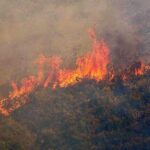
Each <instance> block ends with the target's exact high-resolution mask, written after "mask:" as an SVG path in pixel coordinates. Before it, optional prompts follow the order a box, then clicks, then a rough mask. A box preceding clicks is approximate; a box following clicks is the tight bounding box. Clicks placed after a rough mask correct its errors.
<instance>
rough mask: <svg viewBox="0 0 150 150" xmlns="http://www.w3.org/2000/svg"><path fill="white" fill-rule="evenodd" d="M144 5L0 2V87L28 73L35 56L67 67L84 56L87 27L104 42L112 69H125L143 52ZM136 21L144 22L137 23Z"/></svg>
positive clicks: (76, 0) (131, 1)
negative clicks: (56, 57)
mask: <svg viewBox="0 0 150 150" xmlns="http://www.w3.org/2000/svg"><path fill="white" fill-rule="evenodd" d="M149 4H150V2H149V0H144V1H141V0H123V1H120V0H95V1H93V0H25V1H24V0H15V1H12V0H1V1H0V70H1V74H0V84H1V83H5V82H9V81H10V80H12V79H14V80H16V79H19V78H22V77H23V76H25V75H26V74H28V73H29V72H30V73H31V72H33V73H34V70H33V68H34V64H33V63H32V62H33V60H35V58H36V57H38V55H39V54H41V53H43V54H45V55H59V56H61V57H62V58H63V60H64V62H65V63H66V64H68V62H70V64H71V63H72V62H74V60H75V55H81V54H82V53H84V52H86V51H88V50H90V47H91V42H90V39H89V38H88V36H87V33H86V30H87V29H88V27H90V26H93V27H94V28H95V30H96V32H97V35H98V38H100V39H101V38H103V39H105V40H106V41H107V42H108V44H109V46H110V49H111V59H112V62H113V64H114V65H115V66H117V68H118V67H120V66H121V67H125V64H128V63H130V62H132V61H134V59H137V58H138V57H139V55H140V54H139V52H140V51H141V48H142V55H144V53H145V52H146V53H147V52H148V51H149V50H148V48H149V47H148V45H149V43H148V39H147V38H148V37H149V34H148V33H147V32H146V31H145V30H146V29H148V26H149V24H148V23H147V22H148V19H147V17H146V16H147V15H148V11H149V6H150V5H149ZM141 16H142V18H144V17H145V19H144V20H142V21H139V20H138V18H140V17H141ZM143 22H145V24H144V23H143ZM138 25H139V26H140V25H141V26H140V29H141V30H139V26H138ZM143 27H144V28H143ZM145 28H146V29H145ZM143 29H145V30H144V31H143ZM146 37H147V38H146ZM141 38H142V39H141ZM31 64H32V65H31Z"/></svg>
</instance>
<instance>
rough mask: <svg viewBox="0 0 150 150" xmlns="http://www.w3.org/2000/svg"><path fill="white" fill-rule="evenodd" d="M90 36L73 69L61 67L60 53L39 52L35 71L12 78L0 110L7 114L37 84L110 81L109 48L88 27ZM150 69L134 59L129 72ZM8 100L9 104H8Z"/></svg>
mask: <svg viewBox="0 0 150 150" xmlns="http://www.w3.org/2000/svg"><path fill="white" fill-rule="evenodd" d="M88 32H89V35H90V38H91V39H92V41H93V46H92V50H91V51H90V52H88V53H87V54H85V55H83V56H81V57H79V58H77V60H76V66H75V68H73V69H65V68H64V69H62V68H61V63H62V60H61V59H60V57H57V56H55V57H46V56H44V55H40V57H39V58H38V59H37V60H36V62H35V64H37V68H38V71H37V75H35V76H33V75H30V76H28V77H26V78H24V79H23V80H22V81H21V82H20V83H19V84H17V83H15V82H12V83H11V86H12V91H10V92H9V95H8V97H7V98H3V99H1V100H0V113H1V114H3V115H5V116H8V115H9V114H10V113H11V112H13V111H14V110H16V109H18V108H20V107H21V106H23V105H24V104H26V103H27V101H28V99H27V98H24V97H26V96H28V95H29V94H30V93H32V92H33V91H34V90H35V89H36V88H37V87H39V86H40V87H44V88H47V87H51V88H52V89H56V88H57V87H62V88H63V87H67V86H69V85H74V84H76V83H78V82H80V81H81V80H83V79H94V80H95V81H97V82H99V81H100V80H103V79H105V78H106V77H107V78H108V81H109V82H111V81H112V80H113V79H114V78H115V71H114V70H112V71H108V69H107V66H108V64H109V63H110V61H109V60H110V59H109V48H108V46H107V44H106V43H105V42H104V41H103V40H102V41H98V40H97V38H96V34H95V32H94V31H93V30H92V29H90V30H89V31H88ZM148 69H150V67H149V66H145V65H144V64H143V63H138V67H135V68H134V67H133V71H132V72H133V73H134V74H135V75H137V76H139V75H143V74H144V72H145V70H148ZM129 74H130V71H126V72H124V73H122V75H121V78H122V80H123V81H125V80H126V79H127V78H128V76H129ZM9 104H11V105H9Z"/></svg>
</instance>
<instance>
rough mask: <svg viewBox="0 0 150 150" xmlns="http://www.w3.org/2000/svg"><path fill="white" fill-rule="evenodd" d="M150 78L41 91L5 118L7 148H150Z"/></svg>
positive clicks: (2, 141)
mask: <svg viewBox="0 0 150 150" xmlns="http://www.w3.org/2000/svg"><path fill="white" fill-rule="evenodd" d="M149 85H150V78H149V76H142V77H134V80H131V81H127V82H124V83H123V82H122V81H121V80H119V78H116V80H114V81H113V82H111V83H109V82H108V81H101V82H99V83H98V84H97V83H96V82H95V81H92V80H84V81H82V82H80V83H78V84H76V85H74V86H72V87H68V88H65V89H64V88H63V89H61V88H59V89H56V90H52V89H51V88H49V89H40V88H39V89H37V90H36V91H35V92H34V93H32V94H31V95H29V99H30V102H29V103H28V104H26V105H25V106H23V107H22V108H20V109H19V110H16V111H15V112H14V113H13V114H12V115H11V116H10V117H8V118H4V117H2V116H1V121H0V124H1V125H0V131H1V135H0V149H2V150H17V149H18V150H27V149H29V150H30V149H31V150H38V149H39V150H100V149H101V150H109V149H111V150H117V149H118V150H127V149H128V150H132V149H134V150H135V149H136V150H149V149H150V144H149V143H150V116H149V110H150V86H149Z"/></svg>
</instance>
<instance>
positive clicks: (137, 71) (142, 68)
mask: <svg viewBox="0 0 150 150" xmlns="http://www.w3.org/2000/svg"><path fill="white" fill-rule="evenodd" d="M145 67H146V66H145V65H144V64H143V63H141V64H140V66H139V67H138V68H136V69H135V75H136V76H140V75H143V74H144V71H145Z"/></svg>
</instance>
